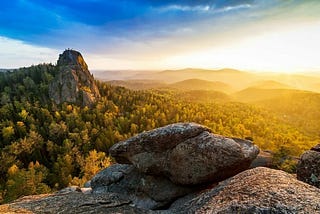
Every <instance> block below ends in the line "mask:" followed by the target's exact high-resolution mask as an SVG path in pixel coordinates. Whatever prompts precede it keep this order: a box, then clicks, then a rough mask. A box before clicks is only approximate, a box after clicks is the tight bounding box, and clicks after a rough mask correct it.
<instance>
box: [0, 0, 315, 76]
mask: <svg viewBox="0 0 320 214" xmlns="http://www.w3.org/2000/svg"><path fill="white" fill-rule="evenodd" d="M319 11H320V1H317V0H305V1H299V0H285V1H284V0H229V1H222V0H166V1H164V0H162V1H161V0H131V1H129V0H117V1H111V0H105V1H102V0H78V1H72V0H69V1H65V0H55V1H53V0H52V1H49V0H29V1H28V0H11V1H9V0H8V1H2V3H1V8H0V67H2V68H14V67H21V66H29V65H31V64H37V63H41V62H53V63H55V62H56V60H57V57H58V54H59V53H60V52H62V51H63V50H64V49H66V48H72V49H75V50H79V51H81V52H82V54H83V55H84V57H85V59H86V61H87V63H88V64H89V68H91V69H104V70H108V69H110V70H114V69H144V70H145V69H178V68H185V67H201V68H213V69H215V68H222V67H233V68H238V69H243V70H251V71H283V72H290V71H296V72H302V71H320V63H319V62H317V61H319V60H316V58H315V55H318V56H319V55H320V53H319V50H320V44H319V39H318V38H320V29H319V26H320V15H319V14H320V13H319Z"/></svg>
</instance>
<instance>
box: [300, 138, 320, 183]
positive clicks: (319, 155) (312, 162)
mask: <svg viewBox="0 0 320 214" xmlns="http://www.w3.org/2000/svg"><path fill="white" fill-rule="evenodd" d="M297 178H298V179H299V180H301V181H303V182H306V183H308V184H311V185H313V186H315V187H318V188H320V144H318V145H316V146H314V147H313V148H311V150H308V151H306V152H305V153H303V154H302V155H301V157H300V160H299V162H298V165H297Z"/></svg>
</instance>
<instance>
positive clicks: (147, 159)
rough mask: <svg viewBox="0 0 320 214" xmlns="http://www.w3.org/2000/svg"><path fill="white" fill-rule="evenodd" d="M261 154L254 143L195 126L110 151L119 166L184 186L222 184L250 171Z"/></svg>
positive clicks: (162, 131) (157, 132) (155, 133)
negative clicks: (221, 182)
mask: <svg viewBox="0 0 320 214" xmlns="http://www.w3.org/2000/svg"><path fill="white" fill-rule="evenodd" d="M258 153H259V149H258V147H257V146H255V145H253V143H252V142H251V141H247V140H242V139H236V138H234V139H232V138H226V137H223V136H220V135H215V134H212V133H211V130H210V129H209V128H207V127H204V126H201V125H199V124H195V123H177V124H172V125H168V126H165V127H161V128H158V129H154V130H151V131H148V132H144V133H141V134H139V135H137V136H135V137H133V138H130V139H128V140H126V141H123V142H120V143H117V144H115V145H114V146H112V147H111V149H110V154H111V155H112V156H113V157H114V158H115V159H116V161H117V162H118V163H131V164H133V165H134V166H135V167H136V168H137V169H138V170H139V171H140V172H142V173H145V174H151V175H159V176H165V177H167V178H169V179H170V180H171V181H172V182H174V183H176V184H181V185H197V184H203V183H209V182H216V181H221V180H223V179H225V178H228V177H230V176H233V175H235V174H237V173H239V172H241V171H243V170H246V169H248V167H249V166H250V164H251V162H252V160H254V159H255V158H256V156H257V155H258Z"/></svg>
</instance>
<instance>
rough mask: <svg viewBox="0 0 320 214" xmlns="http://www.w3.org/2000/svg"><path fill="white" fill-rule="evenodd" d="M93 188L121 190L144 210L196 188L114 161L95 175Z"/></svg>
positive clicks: (92, 183) (162, 204) (167, 202)
mask: <svg viewBox="0 0 320 214" xmlns="http://www.w3.org/2000/svg"><path fill="white" fill-rule="evenodd" d="M91 187H92V192H93V194H104V193H110V192H113V193H119V194H121V195H123V196H124V197H128V199H129V200H131V201H132V202H133V203H134V204H135V205H136V206H137V207H140V208H145V209H159V208H161V207H164V206H167V205H168V204H171V203H172V202H173V201H174V200H175V199H177V198H178V197H181V196H184V195H186V194H188V193H190V192H192V191H193V189H192V188H188V187H183V186H179V185H176V184H173V183H172V182H171V181H170V180H168V179H167V178H165V177H159V176H158V177H154V176H150V175H145V174H142V173H140V172H139V171H138V170H137V169H136V168H135V167H134V166H132V165H127V164H114V165H112V166H110V167H108V168H106V169H104V170H102V171H100V172H99V173H98V174H97V175H95V176H94V177H93V178H92V180H91Z"/></svg>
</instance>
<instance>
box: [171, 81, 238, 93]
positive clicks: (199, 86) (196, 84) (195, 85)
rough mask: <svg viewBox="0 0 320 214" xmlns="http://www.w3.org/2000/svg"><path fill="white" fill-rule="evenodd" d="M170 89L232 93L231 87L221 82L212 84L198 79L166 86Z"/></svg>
mask: <svg viewBox="0 0 320 214" xmlns="http://www.w3.org/2000/svg"><path fill="white" fill-rule="evenodd" d="M168 86H169V87H170V88H176V89H181V90H205V91H222V92H224V93H230V92H232V91H234V89H232V87H231V86H229V85H228V84H226V83H223V82H218V81H216V82H212V81H206V80H200V79H188V80H183V81H180V82H176V83H173V84H170V85H168Z"/></svg>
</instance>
